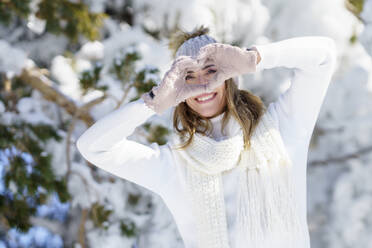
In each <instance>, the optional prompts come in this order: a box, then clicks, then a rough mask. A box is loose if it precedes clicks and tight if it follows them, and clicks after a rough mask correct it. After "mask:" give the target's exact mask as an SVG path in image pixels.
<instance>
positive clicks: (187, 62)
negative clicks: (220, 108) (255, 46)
mask: <svg viewBox="0 0 372 248" xmlns="http://www.w3.org/2000/svg"><path fill="white" fill-rule="evenodd" d="M207 63H209V64H214V65H215V67H216V68H217V71H216V73H214V74H213V76H212V77H211V78H209V79H208V80H207V83H203V84H189V83H186V80H185V77H186V74H187V72H188V71H198V70H201V69H202V68H203V67H204V66H205V65H206V64H207ZM256 63H257V52H256V51H247V50H244V49H241V48H239V47H236V46H231V45H228V44H222V43H211V44H208V45H206V46H204V47H202V48H201V49H200V50H199V53H198V56H197V57H196V58H195V57H190V56H179V57H178V58H176V59H175V60H174V62H173V63H172V66H171V68H170V70H168V71H167V72H166V74H165V75H164V77H163V79H162V81H161V83H160V84H159V85H158V86H155V87H154V88H153V89H152V92H153V94H154V95H155V97H154V98H152V97H151V96H150V94H149V92H148V93H145V94H143V95H142V96H141V98H142V99H143V100H144V102H145V103H146V105H147V106H148V107H150V108H152V109H153V110H154V111H155V112H157V113H158V114H161V113H163V112H164V111H165V110H166V109H167V108H169V107H171V106H176V105H178V104H179V103H180V102H183V101H185V100H186V99H187V98H189V97H192V96H196V95H199V94H203V93H206V92H210V91H212V90H213V89H215V88H216V87H218V86H219V85H220V84H222V83H224V82H225V80H227V79H229V78H232V77H235V76H238V75H242V74H245V73H253V72H255V71H256Z"/></svg>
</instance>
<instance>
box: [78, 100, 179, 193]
mask: <svg viewBox="0 0 372 248" xmlns="http://www.w3.org/2000/svg"><path fill="white" fill-rule="evenodd" d="M153 114H155V112H154V111H153V110H152V109H150V108H149V107H147V106H146V104H145V103H144V101H143V100H142V99H141V98H140V99H138V100H136V101H133V102H130V103H127V104H125V105H123V106H121V107H120V108H119V109H117V110H115V111H113V112H111V113H110V114H108V115H106V116H104V117H103V118H101V119H100V120H98V121H97V122H96V123H94V125H92V126H91V127H90V128H88V129H87V130H86V131H85V132H84V133H83V134H82V135H81V136H80V137H79V139H78V140H77V142H76V146H77V148H78V150H79V151H80V153H81V154H82V155H83V157H84V158H85V159H86V160H88V161H89V162H91V163H92V164H94V165H96V166H97V167H99V168H101V169H103V170H105V171H108V172H110V173H112V174H114V175H116V176H118V177H121V178H124V179H127V180H129V181H131V182H134V183H136V184H139V185H141V186H143V187H146V188H147V189H149V190H151V191H153V192H155V193H159V194H160V192H161V191H162V189H163V188H164V187H165V186H164V184H166V180H167V179H168V178H170V175H169V174H170V173H171V170H170V169H169V168H170V166H169V165H171V164H172V159H173V157H172V154H171V153H170V150H169V147H168V145H162V146H159V145H158V144H157V143H152V144H151V145H149V146H146V145H143V144H140V143H138V142H134V141H131V140H128V139H127V137H128V136H130V135H131V134H132V133H133V131H134V129H135V128H136V127H137V126H139V125H141V124H143V123H144V122H145V121H146V120H147V119H148V118H149V117H151V116H152V115H153Z"/></svg>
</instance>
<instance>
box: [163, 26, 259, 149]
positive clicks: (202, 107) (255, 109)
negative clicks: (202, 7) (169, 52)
mask: <svg viewBox="0 0 372 248" xmlns="http://www.w3.org/2000/svg"><path fill="white" fill-rule="evenodd" d="M208 32H209V29H208V28H203V27H200V28H199V29H196V30H194V31H193V32H190V33H187V32H184V31H180V32H178V33H176V34H174V35H173V37H172V39H171V41H170V44H169V46H170V48H171V49H173V50H175V51H177V52H174V53H173V54H174V55H175V57H176V58H177V57H182V56H185V55H186V56H191V57H193V58H196V60H197V61H198V62H199V63H200V64H202V67H200V69H198V70H195V69H194V70H187V71H186V76H185V82H186V84H188V85H203V84H206V85H208V84H209V83H213V87H211V89H210V90H209V91H208V92H206V93H202V94H198V95H193V96H191V97H188V98H186V100H185V101H184V102H181V103H179V104H178V105H177V106H176V108H175V110H174V114H173V126H174V128H175V130H176V131H177V132H178V133H179V135H180V136H183V137H186V136H188V138H187V140H186V142H185V143H184V144H182V146H181V147H182V148H186V147H187V146H188V145H189V144H190V143H191V142H192V139H193V137H194V134H195V133H201V134H203V135H210V134H211V133H212V132H213V125H212V123H211V119H212V118H215V117H217V116H219V115H221V114H223V117H222V130H221V131H222V132H224V129H225V127H226V124H227V122H228V121H229V118H234V119H235V120H236V121H237V122H239V123H240V125H241V127H242V129H243V133H244V142H245V146H246V147H248V146H249V139H250V136H251V134H252V132H253V130H254V128H255V127H256V125H257V124H258V122H259V120H260V117H261V115H262V114H263V112H264V109H265V106H264V104H263V103H262V101H261V99H260V98H259V97H257V96H255V95H253V94H252V93H250V92H249V91H246V90H241V89H238V87H237V82H235V81H234V79H233V77H234V76H237V75H241V74H244V73H251V72H253V71H255V67H256V63H257V62H258V61H259V60H258V59H256V58H258V52H257V50H255V51H251V52H245V51H243V49H240V48H238V47H233V46H230V45H227V44H221V43H217V41H216V40H215V39H213V38H212V37H210V36H208V35H207V33H208ZM215 45H216V46H215ZM197 47H198V49H196V48H197ZM218 49H219V51H221V50H224V51H225V57H224V56H222V57H221V56H219V55H218V53H217V51H216V50H218ZM252 55H254V56H252ZM234 57H235V60H234ZM239 57H240V61H239V62H238V61H237V60H239V59H238V58H239ZM243 58H244V59H243ZM222 60H223V61H222ZM242 67H244V68H243V69H241V68H242ZM237 68H240V69H237ZM239 70H240V71H239Z"/></svg>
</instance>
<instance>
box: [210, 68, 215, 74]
mask: <svg viewBox="0 0 372 248" xmlns="http://www.w3.org/2000/svg"><path fill="white" fill-rule="evenodd" d="M215 72H216V70H213V69H210V70H208V74H212V73H215Z"/></svg>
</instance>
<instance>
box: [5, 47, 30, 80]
mask: <svg viewBox="0 0 372 248" xmlns="http://www.w3.org/2000/svg"><path fill="white" fill-rule="evenodd" d="M26 58H27V55H26V53H25V52H24V51H22V50H21V49H18V48H14V47H12V46H11V45H10V44H9V43H8V42H6V41H4V40H0V72H3V73H6V75H7V77H8V78H12V77H13V76H15V75H19V74H20V73H21V71H22V69H23V67H24V66H25V64H26Z"/></svg>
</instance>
